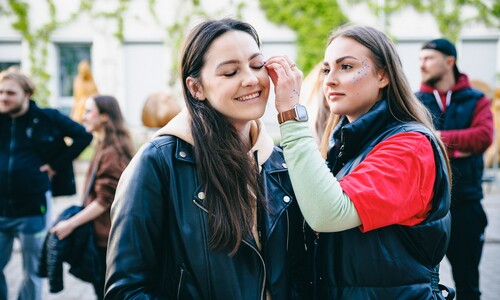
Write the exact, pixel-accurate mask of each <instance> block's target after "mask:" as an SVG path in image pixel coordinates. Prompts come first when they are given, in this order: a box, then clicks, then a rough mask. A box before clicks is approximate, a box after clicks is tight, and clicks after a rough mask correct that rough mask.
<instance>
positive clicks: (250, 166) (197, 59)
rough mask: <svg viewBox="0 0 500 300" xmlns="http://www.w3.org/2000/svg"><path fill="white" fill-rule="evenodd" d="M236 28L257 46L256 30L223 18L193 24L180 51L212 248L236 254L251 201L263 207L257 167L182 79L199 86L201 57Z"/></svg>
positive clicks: (224, 122) (235, 136)
mask: <svg viewBox="0 0 500 300" xmlns="http://www.w3.org/2000/svg"><path fill="white" fill-rule="evenodd" d="M233 30H238V31H242V32H245V33H247V34H249V35H250V36H252V38H253V39H254V40H255V42H256V43H257V45H259V47H260V40H259V37H258V35H257V32H256V31H255V29H254V28H253V27H252V26H251V25H250V24H248V23H245V22H242V21H239V20H234V19H221V20H209V21H205V22H203V23H201V24H199V25H198V26H196V27H195V28H194V29H193V30H192V31H191V32H190V34H189V35H188V36H187V38H186V40H185V43H184V47H183V50H182V53H181V55H182V56H181V68H180V70H181V76H182V84H183V92H184V98H185V101H186V106H187V109H188V111H189V113H190V115H191V133H192V135H193V139H194V147H193V149H194V154H195V159H196V165H197V168H198V172H199V175H200V179H201V182H202V184H203V186H204V189H205V191H206V198H205V203H204V204H205V207H206V208H207V210H208V226H209V231H210V242H209V243H210V247H211V248H212V249H218V250H229V251H230V253H231V255H234V254H235V253H236V251H237V250H238V248H239V246H240V244H241V242H242V239H243V238H244V237H245V235H247V234H250V233H251V229H252V226H253V223H254V222H253V209H254V207H255V206H256V202H255V199H257V202H260V205H264V201H263V196H262V188H261V178H260V176H259V171H258V166H256V165H255V163H254V162H253V161H252V160H251V159H250V157H249V156H248V153H247V152H246V149H249V147H248V146H249V145H245V143H244V142H243V141H242V140H241V138H240V137H239V135H238V132H237V131H236V129H235V128H234V126H233V125H232V124H231V123H230V122H229V121H228V120H227V119H226V118H225V117H224V116H223V115H222V114H220V113H219V112H218V111H216V110H215V109H214V108H213V107H212V106H211V105H210V101H199V100H197V99H195V98H194V96H193V95H192V94H191V93H190V91H189V89H188V86H187V83H186V79H187V78H188V77H190V78H193V79H195V80H197V84H200V85H202V84H203V82H202V79H201V69H202V67H203V65H204V64H205V59H206V57H205V53H207V50H208V49H209V47H210V46H211V44H212V43H213V41H214V40H216V39H217V38H218V37H220V36H221V35H223V34H224V33H226V32H229V31H233Z"/></svg>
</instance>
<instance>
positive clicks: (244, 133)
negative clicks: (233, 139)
mask: <svg viewBox="0 0 500 300" xmlns="http://www.w3.org/2000/svg"><path fill="white" fill-rule="evenodd" d="M251 124H252V122H247V123H245V124H241V125H239V126H238V125H234V126H235V127H236V130H237V131H238V135H239V136H240V139H241V140H242V141H243V143H244V144H245V145H248V146H249V148H248V149H247V150H250V149H251V148H252V139H251V138H250V127H251Z"/></svg>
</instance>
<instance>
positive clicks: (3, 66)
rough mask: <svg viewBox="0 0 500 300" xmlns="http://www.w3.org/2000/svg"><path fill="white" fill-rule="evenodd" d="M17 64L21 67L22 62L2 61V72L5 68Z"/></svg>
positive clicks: (0, 70) (0, 64)
mask: <svg viewBox="0 0 500 300" xmlns="http://www.w3.org/2000/svg"><path fill="white" fill-rule="evenodd" d="M12 66H15V67H18V68H20V67H21V63H20V62H12V61H0V72H2V71H3V70H7V69H8V68H10V67H12Z"/></svg>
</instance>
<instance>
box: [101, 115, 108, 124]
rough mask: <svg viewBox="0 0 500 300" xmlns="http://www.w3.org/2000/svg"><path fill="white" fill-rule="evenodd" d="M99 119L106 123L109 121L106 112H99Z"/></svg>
mask: <svg viewBox="0 0 500 300" xmlns="http://www.w3.org/2000/svg"><path fill="white" fill-rule="evenodd" d="M99 119H100V120H101V123H106V122H107V121H109V115H108V114H99Z"/></svg>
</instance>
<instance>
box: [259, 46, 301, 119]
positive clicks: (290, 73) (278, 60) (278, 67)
mask: <svg viewBox="0 0 500 300" xmlns="http://www.w3.org/2000/svg"><path fill="white" fill-rule="evenodd" d="M266 68H267V71H268V73H269V77H270V78H271V80H272V81H273V84H274V94H275V95H276V100H275V105H276V110H278V112H279V113H280V112H284V111H287V110H290V109H292V108H293V107H294V106H295V105H297V104H299V98H300V88H301V86H302V71H300V69H299V68H298V67H297V65H296V64H295V63H294V62H293V61H292V60H291V59H290V58H289V57H287V56H286V55H285V56H273V57H271V58H269V60H267V62H266Z"/></svg>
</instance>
